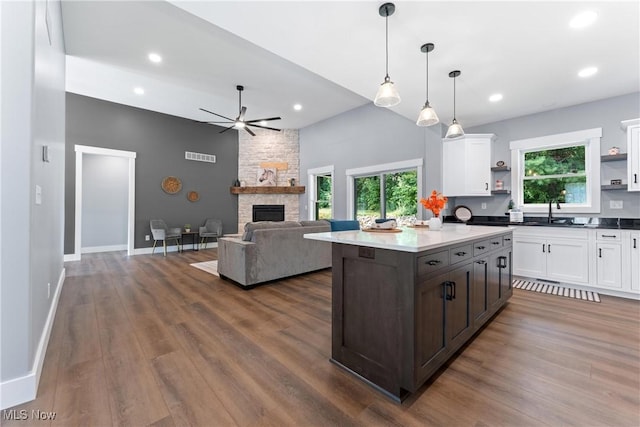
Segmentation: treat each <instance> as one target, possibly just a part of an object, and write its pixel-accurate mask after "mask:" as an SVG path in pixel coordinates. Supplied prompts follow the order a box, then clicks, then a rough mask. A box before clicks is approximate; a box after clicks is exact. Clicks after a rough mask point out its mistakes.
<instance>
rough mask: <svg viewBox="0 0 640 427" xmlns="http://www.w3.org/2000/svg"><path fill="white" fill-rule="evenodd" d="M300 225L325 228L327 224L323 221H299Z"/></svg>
mask: <svg viewBox="0 0 640 427" xmlns="http://www.w3.org/2000/svg"><path fill="white" fill-rule="evenodd" d="M300 225H301V226H303V227H318V226H327V225H329V223H328V222H327V221H325V220H324V219H321V220H318V221H300Z"/></svg>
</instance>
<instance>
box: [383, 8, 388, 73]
mask: <svg viewBox="0 0 640 427" xmlns="http://www.w3.org/2000/svg"><path fill="white" fill-rule="evenodd" d="M384 10H385V17H384V27H385V36H384V46H385V48H384V57H385V64H384V67H385V71H386V73H387V75H386V76H385V79H387V80H388V79H389V9H388V8H387V7H386V6H385V8H384Z"/></svg>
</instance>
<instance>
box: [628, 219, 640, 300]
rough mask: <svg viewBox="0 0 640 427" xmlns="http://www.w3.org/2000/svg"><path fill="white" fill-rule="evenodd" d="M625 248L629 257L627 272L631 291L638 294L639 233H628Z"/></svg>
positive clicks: (639, 274) (639, 282) (639, 285)
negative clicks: (629, 276) (629, 275)
mask: <svg viewBox="0 0 640 427" xmlns="http://www.w3.org/2000/svg"><path fill="white" fill-rule="evenodd" d="M627 247H628V248H629V255H630V256H629V257H630V262H629V267H628V271H629V272H630V274H631V279H630V284H631V291H632V292H635V293H640V231H633V232H630V233H629V241H628V243H627Z"/></svg>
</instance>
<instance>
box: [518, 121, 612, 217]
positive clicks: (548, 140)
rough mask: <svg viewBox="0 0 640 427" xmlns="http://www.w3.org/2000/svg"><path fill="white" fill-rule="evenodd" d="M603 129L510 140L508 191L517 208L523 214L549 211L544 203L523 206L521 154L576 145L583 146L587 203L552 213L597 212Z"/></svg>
mask: <svg viewBox="0 0 640 427" xmlns="http://www.w3.org/2000/svg"><path fill="white" fill-rule="evenodd" d="M601 137H602V128H593V129H585V130H580V131H575V132H566V133H559V134H555V135H547V136H541V137H537V138H528V139H520V140H516V141H511V142H510V143H509V148H510V149H511V194H512V197H513V200H514V201H515V203H516V206H517V207H520V208H521V209H523V212H526V213H538V214H539V213H544V214H546V213H547V212H548V206H547V205H546V204H544V205H541V204H536V205H529V206H524V200H523V195H522V194H521V193H522V192H521V189H522V185H523V178H522V173H521V171H522V168H523V167H524V165H523V158H524V156H523V154H524V153H526V152H530V151H538V150H543V149H545V148H562V147H569V146H574V145H578V144H585V145H586V152H585V161H586V165H585V168H586V171H587V203H585V204H573V205H572V206H563V207H562V208H561V210H559V211H557V210H555V208H553V204H552V210H554V212H553V213H554V214H555V215H566V214H576V213H600V198H601V197H600V196H601V191H600V138H601Z"/></svg>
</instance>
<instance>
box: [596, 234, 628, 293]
mask: <svg viewBox="0 0 640 427" xmlns="http://www.w3.org/2000/svg"><path fill="white" fill-rule="evenodd" d="M596 253H597V255H596V272H597V273H596V275H597V282H596V285H597V286H602V287H606V288H614V289H622V246H621V245H620V243H601V242H598V243H596Z"/></svg>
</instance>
